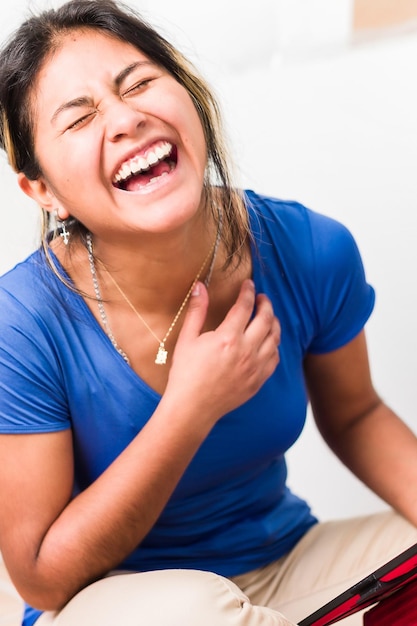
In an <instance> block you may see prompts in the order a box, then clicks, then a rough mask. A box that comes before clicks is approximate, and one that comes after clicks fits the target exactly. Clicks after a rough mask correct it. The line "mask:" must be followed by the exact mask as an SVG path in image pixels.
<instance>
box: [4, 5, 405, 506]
mask: <svg viewBox="0 0 417 626" xmlns="http://www.w3.org/2000/svg"><path fill="white" fill-rule="evenodd" d="M37 4H38V5H39V6H45V4H42V3H41V2H38V3H37ZM154 4H155V3H151V2H150V0H149V1H145V0H143V2H140V0H137V1H136V3H135V6H136V7H138V8H140V9H141V10H142V11H143V12H144V14H145V16H147V17H148V18H149V19H150V20H151V21H152V22H153V23H154V24H156V25H158V26H159V27H160V28H161V29H162V30H163V32H164V33H165V34H167V35H168V36H170V37H171V38H173V39H174V41H175V42H176V43H177V44H178V45H179V46H180V47H181V48H182V49H183V50H184V51H185V52H186V53H187V54H189V56H191V58H192V59H193V60H194V61H195V62H196V63H197V65H198V66H199V67H200V68H201V69H202V70H203V71H204V73H205V74H206V76H208V78H209V80H210V82H211V83H212V85H213V86H214V87H215V89H216V91H217V93H218V94H219V96H220V97H221V100H222V102H223V105H224V113H225V117H226V122H227V128H228V131H229V134H230V137H231V139H232V143H233V146H234V151H235V154H237V155H238V156H239V167H240V175H241V182H242V184H244V185H245V186H248V187H251V188H254V189H256V190H258V191H261V192H265V193H270V194H273V195H276V196H280V197H285V198H294V199H297V200H300V201H302V202H304V203H305V204H307V205H308V206H310V207H311V208H314V209H316V210H318V211H321V212H323V213H326V214H328V215H331V216H333V217H335V218H337V219H340V220H341V221H343V222H344V223H345V224H346V225H347V226H349V227H350V229H351V230H352V232H353V234H354V235H355V237H356V239H357V241H358V244H359V246H360V249H361V251H362V255H363V259H364V264H365V268H366V271H367V275H368V278H369V280H370V282H372V284H373V285H374V286H375V288H376V291H377V307H376V311H375V313H374V315H373V317H372V318H371V321H370V322H369V325H368V338H369V344H370V354H371V361H372V364H373V372H374V378H375V383H376V386H377V388H378V389H379V391H380V393H381V394H382V395H383V397H384V398H385V399H386V400H387V401H388V402H389V403H390V404H391V405H392V406H393V407H394V408H395V409H396V410H397V411H398V412H399V413H400V414H401V415H402V416H403V418H404V419H405V420H406V421H407V422H408V423H409V424H410V426H411V427H412V428H413V429H414V430H415V431H416V432H417V414H416V406H417V385H416V372H417V333H416V332H415V320H416V318H417V284H416V279H415V274H416V267H417V246H416V240H417V238H416V233H417V176H416V169H417V115H416V110H417V88H416V78H415V74H416V72H415V59H417V33H406V34H403V35H401V36H400V35H398V36H393V37H389V38H386V39H384V40H382V39H381V40H375V41H369V42H368V43H361V44H358V43H356V44H355V45H353V44H352V42H350V23H349V20H350V11H351V0H338V2H337V3H335V1H334V0H281V1H279V0H258V1H257V2H256V3H255V4H254V3H253V2H249V0H228V1H227V2H225V1H224V0H221V1H220V0H212V2H211V3H210V5H209V4H208V3H205V4H204V5H199V4H198V3H195V2H194V3H193V2H191V0H190V1H189V2H188V1H187V0H177V1H176V2H175V3H173V2H172V1H169V2H168V0H160V2H158V3H156V5H157V6H156V8H155V7H153V6H152V5H154ZM28 5H29V3H27V2H25V1H24V0H15V2H14V4H13V7H9V6H7V7H2V8H1V10H0V14H1V17H2V19H1V20H0V22H1V24H2V27H1V29H2V32H3V34H5V33H6V32H8V31H9V30H10V29H11V28H12V27H13V26H14V24H15V23H16V21H17V17H18V16H19V15H21V14H22V13H23V12H24V11H25V10H26V7H27V6H28ZM335 6H337V7H338V11H335ZM254 7H256V9H255V8H254ZM312 7H314V8H315V10H313V9H312ZM294 16H297V19H298V22H297V19H295V17H294ZM319 18H320V19H319ZM297 24H298V25H297ZM5 25H7V27H6V26H5ZM6 28H7V30H6ZM0 34H1V33H0ZM349 43H351V45H349ZM0 188H1V189H2V193H3V211H1V213H0V271H5V270H6V269H7V268H9V267H11V266H12V265H13V264H14V263H15V262H16V261H17V260H19V259H21V258H22V257H23V255H24V254H26V252H28V251H30V250H31V249H32V248H33V247H34V245H35V241H36V222H37V218H36V210H35V209H34V207H33V206H32V204H31V203H30V202H29V201H26V200H25V198H24V197H23V196H22V194H21V193H20V192H19V191H18V190H17V187H16V184H15V181H14V175H12V174H11V173H10V172H9V170H8V168H7V166H6V165H5V163H4V162H3V161H1V162H0ZM289 466H290V484H291V486H292V487H293V488H294V489H295V490H297V491H298V492H299V493H301V494H302V495H304V496H306V497H307V499H308V500H309V501H310V502H311V503H312V504H313V507H314V510H315V511H316V512H317V513H318V514H319V515H320V516H321V517H322V518H328V517H334V516H336V517H340V516H344V515H349V514H352V513H363V512H369V511H374V510H377V509H380V508H382V506H383V505H382V503H381V502H380V501H379V500H378V499H377V498H376V497H374V496H372V494H370V493H369V491H368V490H366V489H365V488H364V487H362V486H361V485H360V484H359V483H358V482H357V481H356V480H355V479H354V478H352V477H351V476H350V474H349V473H348V472H347V471H345V470H344V468H343V467H341V465H340V464H339V463H338V462H337V460H336V459H335V458H334V457H333V455H332V454H331V453H330V452H328V450H327V449H326V448H325V446H324V445H323V444H322V442H321V440H320V438H319V436H318V435H317V432H316V430H315V427H314V426H313V424H312V420H311V418H310V417H309V420H308V425H307V428H306V430H305V432H304V434H303V435H302V437H301V439H300V440H299V442H297V444H296V445H295V446H294V448H293V449H292V450H291V451H290V453H289Z"/></svg>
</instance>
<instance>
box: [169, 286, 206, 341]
mask: <svg viewBox="0 0 417 626" xmlns="http://www.w3.org/2000/svg"><path fill="white" fill-rule="evenodd" d="M208 303H209V298H208V293H207V288H206V286H205V285H204V284H203V283H201V282H197V283H196V284H195V285H194V288H193V291H192V292H191V297H190V302H189V304H188V309H187V312H186V314H185V318H184V323H183V325H182V328H181V331H180V334H179V336H178V340H177V345H178V344H179V343H182V342H183V341H189V340H190V339H195V338H196V337H198V336H199V335H200V333H201V330H202V328H203V325H204V322H205V319H206V315H207V309H208Z"/></svg>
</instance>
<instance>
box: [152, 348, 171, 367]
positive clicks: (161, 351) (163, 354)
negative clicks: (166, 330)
mask: <svg viewBox="0 0 417 626" xmlns="http://www.w3.org/2000/svg"><path fill="white" fill-rule="evenodd" d="M167 357H168V352H167V351H166V350H165V348H164V344H163V343H160V344H159V348H158V353H157V355H156V357H155V363H156V364H157V365H165V363H166V362H167Z"/></svg>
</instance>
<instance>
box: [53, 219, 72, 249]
mask: <svg viewBox="0 0 417 626" xmlns="http://www.w3.org/2000/svg"><path fill="white" fill-rule="evenodd" d="M55 218H56V220H57V221H58V222H60V224H61V232H60V237H62V239H63V241H64V244H65V245H66V246H67V245H68V244H69V240H70V237H71V233H70V231H69V230H67V220H60V219H59V216H58V211H55Z"/></svg>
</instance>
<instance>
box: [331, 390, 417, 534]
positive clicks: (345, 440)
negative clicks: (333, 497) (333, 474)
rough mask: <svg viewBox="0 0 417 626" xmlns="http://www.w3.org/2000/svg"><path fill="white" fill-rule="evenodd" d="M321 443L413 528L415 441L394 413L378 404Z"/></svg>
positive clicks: (415, 508) (416, 503) (416, 474)
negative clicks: (328, 447)
mask: <svg viewBox="0 0 417 626" xmlns="http://www.w3.org/2000/svg"><path fill="white" fill-rule="evenodd" d="M323 434H324V433H323ZM325 439H326V440H327V442H328V443H329V445H330V447H331V448H332V449H333V450H334V452H335V453H336V454H337V455H338V457H339V458H340V459H341V460H342V461H343V463H344V464H345V465H346V466H347V467H349V468H350V469H351V470H352V472H353V473H354V474H355V475H356V476H357V477H358V478H359V479H361V480H362V481H363V482H364V483H365V484H366V485H367V486H368V487H370V489H372V490H373V491H374V492H375V493H376V494H377V495H378V496H380V497H381V498H382V499H383V500H385V501H386V502H387V503H388V504H390V505H391V506H392V507H393V508H395V509H396V510H397V511H399V512H400V513H401V514H403V515H404V516H405V517H406V518H407V519H409V520H410V521H411V522H412V523H413V524H415V525H416V526H417V438H416V436H415V435H414V434H413V432H412V431H411V430H410V429H409V428H408V427H407V426H406V425H405V424H404V422H402V421H401V420H400V419H399V418H398V417H397V416H396V415H395V413H393V412H392V411H391V410H390V409H389V408H388V407H387V406H386V405H385V404H384V403H383V402H379V403H378V404H377V405H376V406H375V407H374V408H373V409H372V410H371V411H369V412H368V413H367V414H366V415H365V416H361V417H360V418H358V419H356V420H355V421H353V422H352V423H351V424H350V425H348V426H347V427H346V428H345V429H344V430H343V431H341V432H337V434H336V433H334V434H330V433H327V434H325Z"/></svg>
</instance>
